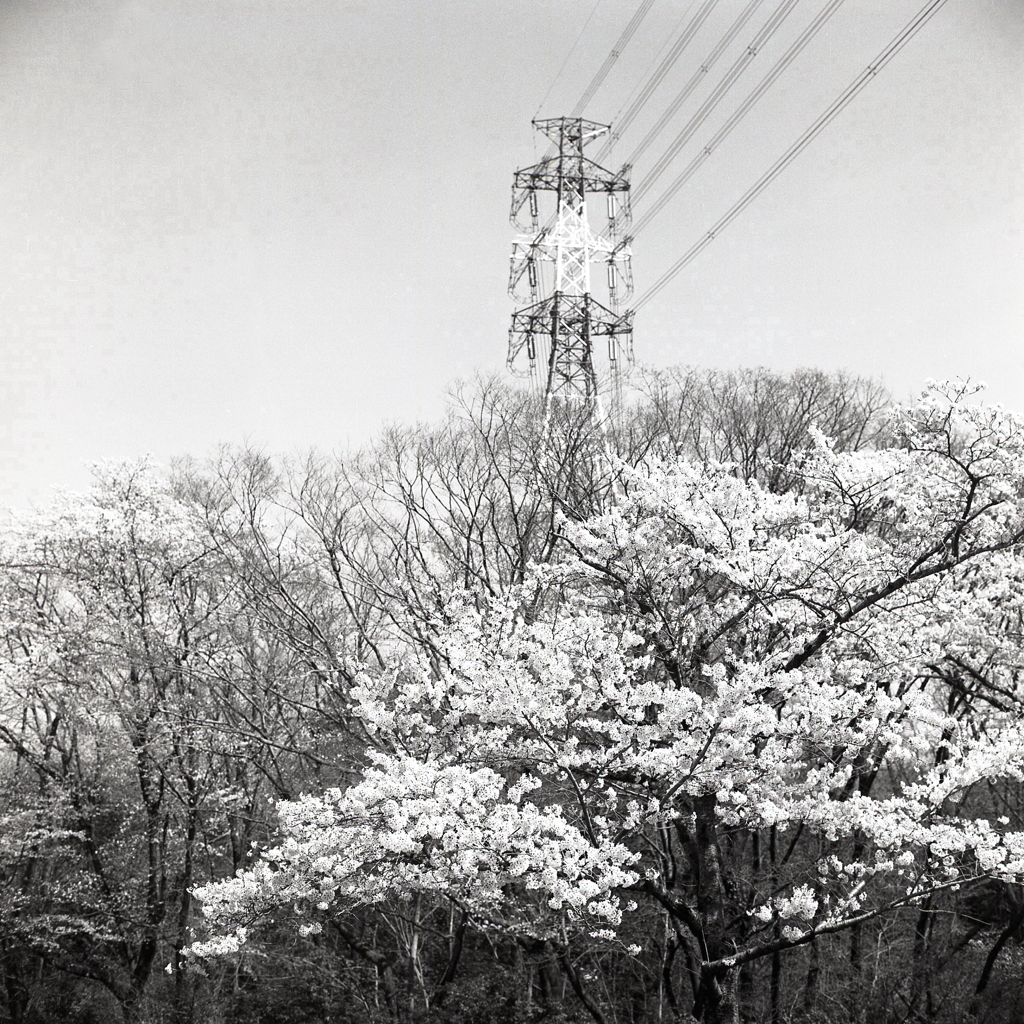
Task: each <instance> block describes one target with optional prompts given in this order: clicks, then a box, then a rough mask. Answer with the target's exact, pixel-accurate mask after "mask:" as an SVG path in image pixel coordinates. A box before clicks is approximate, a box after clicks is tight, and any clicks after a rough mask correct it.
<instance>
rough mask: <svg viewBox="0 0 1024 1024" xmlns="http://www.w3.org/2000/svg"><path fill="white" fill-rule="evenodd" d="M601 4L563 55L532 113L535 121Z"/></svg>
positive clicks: (584, 23) (595, 5)
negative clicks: (555, 73)
mask: <svg viewBox="0 0 1024 1024" xmlns="http://www.w3.org/2000/svg"><path fill="white" fill-rule="evenodd" d="M601 3H602V0H597V2H596V3H595V4H594V7H593V9H592V10H591V12H590V17H589V18H587V20H586V21H585V22H583V28H581V29H580V33H579V35H578V36H577V37H576V42H574V43H573V44H572V46H571V47H570V48H569V52H568V53H567V54H566V55H565V60H563V61H562V66H561V67H560V68H559V69H558V74H557V75H555V78H554V81H553V82H552V83H551V85H550V86H549V87H548V91H547V92H546V93H544V99H542V100H541V101H540V103H539V104H538V106H537V110H536V113H534V115H533V116H534V118H535V119H536V118H537V117H538V116H539V115H540V110H541V107H543V106H544V104H545V103H547V101H548V97H549V96H550V95H551V93H552V91H553V90H554V88H555V86H556V85H558V82H559V79H560V78H561V77H562V73H563V72H564V71H565V68H566V65H568V63H569V60H570V59H571V58H572V55H573V54H574V53H575V52H576V47H577V46H579V45H580V40H581V39H582V38H583V33H584V32H586V31H587V26H588V25H589V24H590V23H591V22H592V21H593V20H594V15H595V14H597V9H598V7H600V6H601Z"/></svg>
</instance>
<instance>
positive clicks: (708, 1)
mask: <svg viewBox="0 0 1024 1024" xmlns="http://www.w3.org/2000/svg"><path fill="white" fill-rule="evenodd" d="M717 4H718V0H704V3H703V4H701V6H700V8H699V9H698V10H697V13H696V14H694V16H693V17H692V18H690V20H689V22H687V24H686V27H685V28H684V29H683V30H682V32H680V33H679V35H678V37H677V38H676V41H675V42H674V43H673V44H672V48H671V49H670V50H669V51H668V53H667V54H666V55H665V57H664V58H663V59H662V61H661V63H660V64H659V65H658V66H657V68H655V70H654V71H653V72H652V73H651V75H650V77H649V78H648V79H647V80H646V81H645V82H644V84H643V86H642V88H641V89H640V93H639V95H638V96H637V97H636V99H634V100H633V102H632V103H630V105H629V107H628V108H627V109H626V111H625V113H623V114H621V115H617V116H616V117H615V131H614V133H613V134H612V136H611V137H610V138H609V139H608V141H607V142H606V143H605V144H604V146H603V147H602V148H601V150H600V152H599V153H598V155H597V160H598V162H600V161H601V159H602V158H603V157H604V156H606V155H607V153H608V151H609V150H610V149H611V148H612V146H614V145H615V141H616V139H618V138H619V137H620V136H621V135H622V133H623V132H625V131H626V130H627V129H628V128H629V126H630V125H631V124H632V123H633V122H634V121H635V120H636V117H637V115H638V114H639V113H640V111H641V110H643V108H644V107H645V106H646V104H647V101H648V100H649V99H650V98H651V96H652V94H653V93H654V90H655V89H657V88H658V86H659V85H661V83H662V81H663V80H664V78H665V76H666V75H667V74H668V73H669V72H670V71H671V70H672V68H673V67H675V64H676V61H678V60H679V58H680V57H681V56H682V54H683V52H684V51H685V50H686V48H687V46H689V45H690V43H691V42H692V41H693V37H694V36H695V35H696V34H697V32H698V30H699V29H700V27H701V25H703V24H704V22H705V21H707V19H708V16H709V15H710V14H711V12H712V11H713V10H714V9H715V7H716V6H717Z"/></svg>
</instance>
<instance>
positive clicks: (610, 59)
mask: <svg viewBox="0 0 1024 1024" xmlns="http://www.w3.org/2000/svg"><path fill="white" fill-rule="evenodd" d="M653 6H654V0H643V2H642V3H641V4H640V6H639V7H638V8H637V10H636V13H635V14H634V15H633V17H632V18H630V19H629V24H628V25H627V26H626V27H625V28H624V29H623V30H622V35H620V36H619V38H618V39H617V40H616V42H615V45H614V46H613V47H612V49H611V53H609V54H608V56H607V57H605V59H604V63H603V64H602V65H601V66H600V67H599V68H598V69H597V74H596V75H594V77H593V79H591V82H590V85H588V86H587V88H586V89H585V90H584V91H583V95H582V96H581V97H580V99H579V102H578V103H577V104H576V106H575V107H573V108H572V115H571V116H572V117H579V116H580V114H582V113H583V111H584V109H585V108H586V106H587V104H588V103H589V102H590V101H591V100H592V99H593V98H594V93H596V92H597V90H598V89H600V88H601V84H602V83H603V82H604V80H605V79H606V78H607V77H608V73H609V72H610V71H611V69H612V67H613V66H614V64H615V62H616V61H617V60H618V59H619V56H620V54H621V53H622V51H623V50H624V49H625V48H626V46H627V45H628V43H629V41H630V39H632V38H633V36H634V35H635V34H636V30H637V29H638V28H639V27H640V22H642V21H643V20H644V18H645V17H646V16H647V12H648V11H649V10H650V9H651V8H652V7H653Z"/></svg>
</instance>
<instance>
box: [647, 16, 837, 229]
mask: <svg viewBox="0 0 1024 1024" xmlns="http://www.w3.org/2000/svg"><path fill="white" fill-rule="evenodd" d="M843 2H844V0H829V2H828V3H827V4H826V5H825V6H824V7H823V8H822V9H821V10H820V11H819V12H818V14H817V16H816V17H815V19H814V20H813V21H812V22H811V23H810V24H809V25H808V26H807V28H805V29H804V30H803V32H802V33H801V34H800V35H799V37H798V38H797V39H796V41H795V42H794V43H793V44H792V46H790V47H789V49H788V50H786V52H785V53H784V54H783V55H782V56H781V57H780V58H779V59H778V60H777V61H776V62H775V64H774V65H773V67H772V69H771V70H770V71H769V72H768V74H767V75H765V76H764V78H762V79H761V81H760V82H759V83H758V84H757V85H756V86H755V87H754V89H753V91H752V92H751V93H750V95H748V96H747V98H746V99H745V100H744V101H743V102H742V103H741V104H740V105H739V106H738V107H737V108H736V109H735V110H734V111H733V113H732V114H731V115H730V117H729V118H728V120H727V121H726V122H725V124H723V125H722V127H721V128H719V129H718V131H717V132H715V134H714V135H713V136H712V137H711V138H710V139H709V140H708V141H707V143H705V144H704V145H703V146H702V147H701V149H700V152H699V153H698V154H697V155H696V156H695V157H694V158H693V159H692V160H691V161H690V162H689V164H687V166H686V168H685V169H684V170H683V171H682V173H680V174H679V175H678V176H677V177H676V178H675V179H674V180H673V182H672V184H671V185H669V187H668V188H667V189H666V190H665V191H664V192H663V193H662V194H661V195H660V196H658V198H657V200H656V201H655V202H654V205H653V206H650V207H649V208H648V209H646V210H644V213H643V216H642V217H639V218H638V219H637V220H636V221H635V222H634V224H633V233H634V234H637V233H639V232H640V231H641V230H642V229H643V228H645V227H646V226H647V225H648V224H649V223H650V222H651V221H652V220H653V219H654V218H655V217H656V216H657V215H658V213H660V212H661V210H662V209H664V207H665V206H666V205H667V204H668V202H669V201H670V200H671V199H672V197H673V196H674V195H675V194H676V193H677V192H678V191H679V190H680V189H681V188H682V187H683V186H684V185H685V184H686V183H687V182H688V181H689V180H690V178H692V177H693V175H694V174H695V173H696V171H697V169H698V168H699V167H700V166H701V165H702V164H703V163H704V161H705V160H707V159H708V157H710V156H711V154H712V153H713V152H714V151H715V150H716V149H717V148H718V147H719V146H720V145H721V144H722V142H723V141H724V140H725V139H726V137H727V136H728V135H729V134H730V133H731V132H732V130H733V129H734V128H735V127H736V126H737V125H738V124H739V123H740V121H742V120H743V118H744V117H746V116H747V114H748V113H750V111H751V109H752V108H753V106H754V104H756V103H757V101H758V100H759V99H761V97H762V96H763V95H764V94H765V93H766V92H767V91H768V90H769V89H770V88H771V87H772V86H773V85H774V84H775V82H776V80H777V79H778V78H779V76H780V75H781V74H782V73H783V72H784V71H785V70H786V69H787V68H788V67H789V65H790V64H792V63H793V61H794V60H796V58H797V57H798V56H799V55H800V53H801V52H802V51H803V50H804V48H805V47H806V46H807V44H808V43H810V41H811V40H812V39H813V38H814V37H815V36H816V35H817V34H818V32H819V31H821V29H822V27H823V26H824V24H825V22H827V21H828V19H829V18H831V17H832V15H833V14H834V13H835V12H836V10H837V9H838V8H839V6H840V5H841V4H842V3H843Z"/></svg>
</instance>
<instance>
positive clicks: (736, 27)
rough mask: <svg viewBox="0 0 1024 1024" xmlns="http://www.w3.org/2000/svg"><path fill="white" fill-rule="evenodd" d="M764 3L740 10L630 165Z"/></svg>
mask: <svg viewBox="0 0 1024 1024" xmlns="http://www.w3.org/2000/svg"><path fill="white" fill-rule="evenodd" d="M763 3H764V0H749V3H748V4H747V6H746V7H744V8H743V10H742V11H740V13H739V15H738V16H737V18H736V20H735V21H734V22H733V23H732V25H730V26H729V28H728V29H727V30H726V33H725V35H724V36H722V38H721V39H719V41H718V42H717V43H716V44H715V47H714V49H713V50H712V51H711V52H710V53H709V54H708V55H707V57H705V58H704V60H703V61H702V62H701V65H700V67H699V68H698V69H697V70H696V71H695V72H694V73H693V75H691V76H690V78H689V80H688V81H687V83H686V84H685V85H684V86H683V87H682V89H680V90H679V92H678V93H677V94H676V96H675V98H674V99H673V100H672V102H671V103H670V104H669V105H668V107H667V108H666V110H665V112H664V113H663V114H662V115H661V117H659V118H658V120H657V122H656V123H655V125H654V127H653V128H651V130H650V131H649V132H648V133H647V134H646V135H645V136H644V138H643V140H642V141H641V142H640V144H639V145H638V146H637V147H636V148H635V149H634V150H633V152H632V153H630V155H629V157H628V159H627V160H626V163H627V164H629V165H630V166H633V165H635V164H636V162H637V160H638V159H639V158H640V157H641V155H642V154H644V153H645V152H646V151H647V150H648V149H649V148H650V146H651V145H652V144H653V142H654V140H655V139H657V137H658V136H659V135H660V134H661V133H662V131H663V130H664V128H665V125H667V124H668V123H669V122H670V121H671V120H672V118H673V117H674V116H675V114H676V112H677V111H678V110H679V108H680V107H681V106H682V105H683V104H684V103H685V102H686V101H687V100H688V99H689V98H690V95H691V93H692V92H693V90H694V89H696V88H697V86H698V85H700V83H701V82H702V81H703V80H704V77H705V76H706V75H708V74H709V73H710V72H711V69H712V68H713V67H714V66H715V64H716V63H717V62H718V58H719V57H721V56H722V54H723V53H724V52H725V50H726V49H727V48H728V46H729V44H730V43H731V42H732V41H733V39H735V38H736V36H737V35H739V33H740V31H741V30H742V28H743V26H744V25H746V23H747V22H748V21H749V20H750V18H751V16H752V15H753V13H754V12H755V11H756V10H757V9H758V7H760V6H761V4H763Z"/></svg>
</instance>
